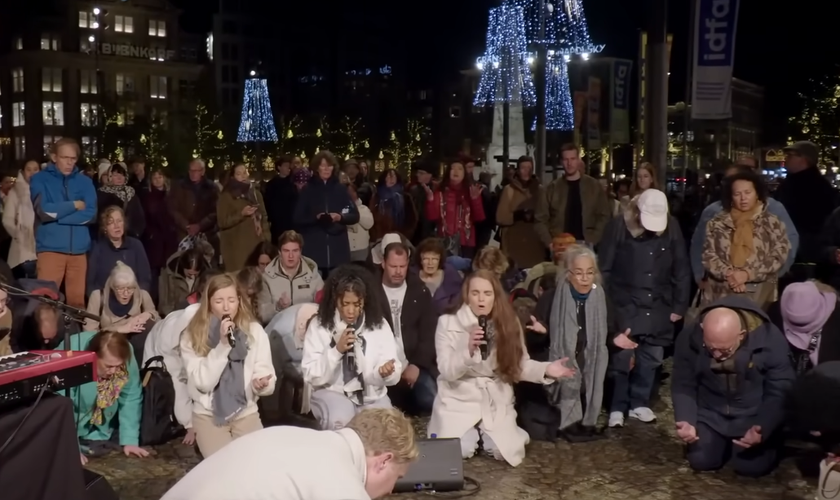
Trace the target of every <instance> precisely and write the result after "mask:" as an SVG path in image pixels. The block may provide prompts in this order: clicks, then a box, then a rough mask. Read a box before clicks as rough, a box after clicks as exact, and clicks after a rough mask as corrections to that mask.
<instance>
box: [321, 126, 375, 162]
mask: <svg viewBox="0 0 840 500" xmlns="http://www.w3.org/2000/svg"><path fill="white" fill-rule="evenodd" d="M332 139H333V141H332V142H333V145H332V149H330V151H332V152H333V153H335V154H336V156H338V157H339V158H344V159H345V160H346V159H349V158H351V157H353V156H364V155H365V154H366V153H367V152H368V149H370V140H369V139H368V138H367V136H366V134H365V126H364V123H362V120H361V118H350V117H349V116H345V117H344V118H342V120H341V122H340V123H339V125H338V127H337V128H336V129H335V130H333V131H332Z"/></svg>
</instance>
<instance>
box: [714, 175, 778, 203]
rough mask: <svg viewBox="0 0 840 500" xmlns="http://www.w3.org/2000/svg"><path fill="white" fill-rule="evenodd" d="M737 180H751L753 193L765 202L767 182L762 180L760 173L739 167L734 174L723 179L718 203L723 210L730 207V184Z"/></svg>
mask: <svg viewBox="0 0 840 500" xmlns="http://www.w3.org/2000/svg"><path fill="white" fill-rule="evenodd" d="M737 181H747V182H751V183H752V185H753V187H754V188H755V194H756V196H757V197H758V201H760V202H762V203H767V196H768V191H767V183H766V182H764V179H763V178H762V177H761V175H760V174H758V173H756V172H753V171H752V170H748V169H739V170H738V171H737V172H735V173H734V174H732V175H730V176H729V177H726V178H725V179H723V185H722V187H721V192H720V204H721V205H723V209H724V210H726V211H729V210H731V209H732V186H733V185H734V184H735V183H736V182H737Z"/></svg>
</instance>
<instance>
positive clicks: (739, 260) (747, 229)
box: [729, 202, 764, 269]
mask: <svg viewBox="0 0 840 500" xmlns="http://www.w3.org/2000/svg"><path fill="white" fill-rule="evenodd" d="M763 209H764V204H763V203H761V202H759V203H756V204H755V206H754V207H753V208H752V210H748V211H746V212H743V211H741V210H738V209H737V208H735V207H732V208H731V209H730V210H729V217H731V218H732V224H733V225H734V226H735V231H734V232H733V233H732V243H731V245H730V248H729V260H730V262H731V263H732V267H734V268H736V269H740V268H743V267H744V266H746V265H747V259H749V258H750V257H751V256H752V255H753V254H754V253H755V240H754V238H753V232H754V230H755V222H754V221H755V216H756V214H758V213H760V212H761V211H762V210H763Z"/></svg>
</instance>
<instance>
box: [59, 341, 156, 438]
mask: <svg viewBox="0 0 840 500" xmlns="http://www.w3.org/2000/svg"><path fill="white" fill-rule="evenodd" d="M94 335H96V332H82V333H78V334H76V335H73V336H72V337H70V348H71V350H73V351H84V350H85V349H87V346H88V344H89V343H90V339H92V338H93V336H94ZM55 350H56V351H63V350H64V341H62V342H61V344H59V345H58V347H56V349H55ZM129 359H130V360H129V363H128V382H126V384H125V386H123V388H122V391H121V392H120V395H119V397H118V399H117V404H115V405H111V406H109V407H108V408H105V410H104V411H103V412H102V413H103V420H102V425H93V424H91V423H90V417H91V414H92V413H93V407H94V404H96V382H88V383H87V384H84V385H81V386H79V387H74V388H73V389H71V390H70V399H72V400H73V414H74V417H75V418H74V419H75V421H76V422H77V425H76V428H77V431H76V432H77V434H78V437H79V439H85V440H89V441H107V440H109V439H111V433H112V432H113V427H114V417H115V416H116V415H117V412H118V411H119V414H120V418H119V425H120V446H139V445H140V415H141V409H142V405H143V389H142V388H141V386H140V370H138V368H137V361H135V359H134V353H133V352H132V355H131V356H130V358H129Z"/></svg>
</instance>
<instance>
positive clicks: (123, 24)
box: [114, 16, 134, 33]
mask: <svg viewBox="0 0 840 500" xmlns="http://www.w3.org/2000/svg"><path fill="white" fill-rule="evenodd" d="M114 31H116V32H117V33H134V18H133V17H131V16H114Z"/></svg>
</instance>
